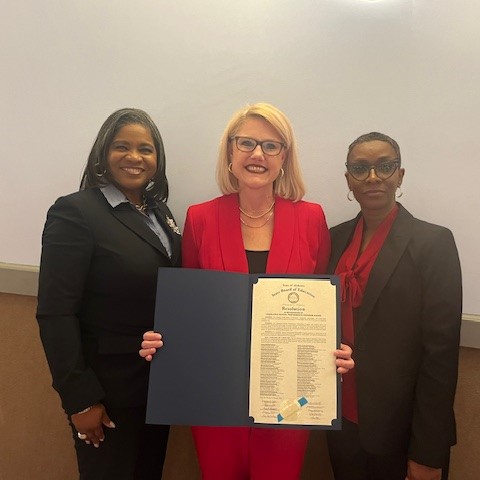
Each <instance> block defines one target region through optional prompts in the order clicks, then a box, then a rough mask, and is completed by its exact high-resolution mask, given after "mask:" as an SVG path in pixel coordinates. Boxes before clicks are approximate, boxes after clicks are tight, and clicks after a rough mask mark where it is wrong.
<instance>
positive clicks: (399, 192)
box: [395, 185, 403, 198]
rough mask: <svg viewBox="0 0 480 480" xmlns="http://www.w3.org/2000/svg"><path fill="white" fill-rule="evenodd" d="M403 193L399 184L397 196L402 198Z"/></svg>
mask: <svg viewBox="0 0 480 480" xmlns="http://www.w3.org/2000/svg"><path fill="white" fill-rule="evenodd" d="M402 195H403V192H402V186H401V185H399V186H398V187H397V191H396V192H395V197H397V198H400V197H401V196H402Z"/></svg>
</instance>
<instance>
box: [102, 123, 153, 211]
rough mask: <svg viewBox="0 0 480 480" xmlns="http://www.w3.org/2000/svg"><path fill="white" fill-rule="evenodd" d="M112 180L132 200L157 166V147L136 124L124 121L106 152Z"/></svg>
mask: <svg viewBox="0 0 480 480" xmlns="http://www.w3.org/2000/svg"><path fill="white" fill-rule="evenodd" d="M107 163H108V171H109V176H110V177H111V179H112V183H114V184H115V186H116V187H117V188H118V189H119V190H120V191H121V192H122V193H123V194H124V195H125V196H126V197H127V198H128V199H129V200H130V201H131V202H133V203H137V204H138V203H141V200H142V192H143V189H144V188H145V186H146V185H147V183H148V182H149V181H150V179H151V178H152V177H153V176H154V175H155V172H156V170H157V151H156V149H155V145H154V143H153V139H152V135H151V134H150V132H149V130H148V129H146V128H145V127H144V126H142V125H139V124H131V125H125V126H124V127H122V128H121V129H120V130H119V131H118V132H117V134H116V135H115V137H114V138H113V140H112V143H111V145H110V148H109V149H108V155H107Z"/></svg>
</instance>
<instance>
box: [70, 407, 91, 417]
mask: <svg viewBox="0 0 480 480" xmlns="http://www.w3.org/2000/svg"><path fill="white" fill-rule="evenodd" d="M92 408H93V405H90V406H89V407H87V408H84V409H83V410H80V411H79V412H76V413H74V414H73V415H82V414H83V413H87V412H89V411H90V410H91V409H92Z"/></svg>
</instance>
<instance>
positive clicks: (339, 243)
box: [327, 213, 362, 275]
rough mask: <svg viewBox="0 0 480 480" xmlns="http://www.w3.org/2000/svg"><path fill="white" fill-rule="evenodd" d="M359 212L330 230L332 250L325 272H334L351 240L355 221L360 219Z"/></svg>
mask: <svg viewBox="0 0 480 480" xmlns="http://www.w3.org/2000/svg"><path fill="white" fill-rule="evenodd" d="M361 215H362V214H361V213H359V214H358V215H357V216H356V217H355V218H354V219H352V220H349V221H348V222H345V223H343V224H341V225H339V226H337V227H333V228H332V229H331V230H330V233H331V237H332V252H331V254H330V260H329V262H328V268H327V272H328V273H329V274H331V275H333V274H334V273H335V268H337V265H338V262H339V260H340V257H341V256H342V255H343V252H344V251H345V250H346V248H347V247H348V244H349V243H350V241H351V240H352V237H353V232H354V231H355V227H356V225H357V222H358V221H359V220H360V217H361Z"/></svg>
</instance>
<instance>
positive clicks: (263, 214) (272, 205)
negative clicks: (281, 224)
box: [238, 200, 275, 220]
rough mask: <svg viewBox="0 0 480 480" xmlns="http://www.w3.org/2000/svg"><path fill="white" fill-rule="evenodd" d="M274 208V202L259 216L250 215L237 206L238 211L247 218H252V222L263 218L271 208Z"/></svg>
mask: <svg viewBox="0 0 480 480" xmlns="http://www.w3.org/2000/svg"><path fill="white" fill-rule="evenodd" d="M274 206H275V200H274V201H273V203H272V204H271V205H270V208H269V209H268V210H265V211H264V212H263V213H262V214H260V215H250V214H249V213H247V212H246V211H245V210H244V209H243V208H242V207H241V206H240V205H239V206H238V209H239V210H240V211H241V212H242V213H243V214H244V215H245V216H246V217H248V218H253V219H254V220H255V219H257V218H262V217H264V216H265V215H266V214H267V213H268V212H270V211H271V210H272V208H273V207H274Z"/></svg>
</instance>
